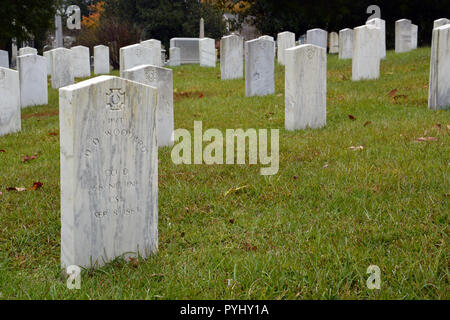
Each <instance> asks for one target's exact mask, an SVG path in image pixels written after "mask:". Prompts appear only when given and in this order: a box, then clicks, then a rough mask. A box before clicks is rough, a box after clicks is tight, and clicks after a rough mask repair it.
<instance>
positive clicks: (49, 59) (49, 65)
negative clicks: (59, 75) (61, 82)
mask: <svg viewBox="0 0 450 320" xmlns="http://www.w3.org/2000/svg"><path fill="white" fill-rule="evenodd" d="M44 58H45V61H46V63H47V76H51V75H52V54H51V52H50V51H44Z"/></svg>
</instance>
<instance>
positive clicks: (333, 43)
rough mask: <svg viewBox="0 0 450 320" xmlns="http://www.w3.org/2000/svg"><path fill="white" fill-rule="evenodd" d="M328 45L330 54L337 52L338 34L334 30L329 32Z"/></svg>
mask: <svg viewBox="0 0 450 320" xmlns="http://www.w3.org/2000/svg"><path fill="white" fill-rule="evenodd" d="M329 45H330V51H329V53H331V54H335V53H339V35H338V34H337V33H336V32H330V36H329Z"/></svg>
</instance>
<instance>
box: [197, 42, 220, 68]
mask: <svg viewBox="0 0 450 320" xmlns="http://www.w3.org/2000/svg"><path fill="white" fill-rule="evenodd" d="M198 45H199V50H200V51H199V52H200V66H202V67H215V66H216V46H215V41H214V39H210V38H202V39H200V41H199V42H198Z"/></svg>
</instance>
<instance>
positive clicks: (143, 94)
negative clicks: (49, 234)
mask: <svg viewBox="0 0 450 320" xmlns="http://www.w3.org/2000/svg"><path fill="white" fill-rule="evenodd" d="M59 101H60V102H59V110H60V112H59V114H60V144H61V149H60V150H61V151H60V159H61V160H60V161H61V265H62V267H63V268H66V267H67V266H70V265H77V266H80V267H87V268H89V267H99V266H102V265H104V264H105V263H107V262H109V261H111V260H113V259H115V258H118V257H121V258H123V259H126V260H128V259H129V258H130V257H137V255H140V256H141V257H143V258H145V257H148V256H149V255H150V254H152V253H154V252H156V250H157V247H158V147H157V144H156V116H157V108H156V103H157V90H156V89H155V88H152V87H150V86H146V85H144V84H140V83H137V82H133V81H129V80H126V79H122V78H117V77H112V76H99V77H97V78H94V79H89V80H87V81H83V82H80V83H77V84H74V85H72V86H68V87H65V88H62V89H60V90H59Z"/></svg>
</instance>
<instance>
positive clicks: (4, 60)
mask: <svg viewBox="0 0 450 320" xmlns="http://www.w3.org/2000/svg"><path fill="white" fill-rule="evenodd" d="M0 67H1V68H9V53H8V51H5V50H0Z"/></svg>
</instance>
